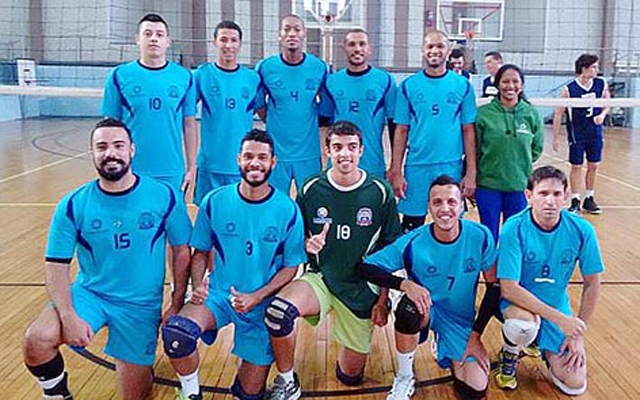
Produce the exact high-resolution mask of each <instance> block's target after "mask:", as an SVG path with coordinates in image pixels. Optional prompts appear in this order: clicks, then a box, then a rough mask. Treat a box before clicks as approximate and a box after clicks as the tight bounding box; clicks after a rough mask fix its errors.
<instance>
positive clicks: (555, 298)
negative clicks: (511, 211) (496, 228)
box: [498, 208, 604, 314]
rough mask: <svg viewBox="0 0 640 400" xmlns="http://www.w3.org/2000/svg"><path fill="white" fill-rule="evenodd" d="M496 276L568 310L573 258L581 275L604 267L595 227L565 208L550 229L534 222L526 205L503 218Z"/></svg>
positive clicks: (568, 311)
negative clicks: (557, 221) (547, 229)
mask: <svg viewBox="0 0 640 400" xmlns="http://www.w3.org/2000/svg"><path fill="white" fill-rule="evenodd" d="M498 252H499V255H498V278H499V279H508V280H513V281H516V282H519V283H520V285H522V287H523V288H525V289H526V290H528V291H529V292H531V293H532V294H533V295H534V296H536V297H537V298H538V299H540V300H541V301H542V302H544V303H545V304H547V305H549V306H551V307H553V308H555V309H558V310H560V311H562V312H564V313H565V314H570V313H571V305H570V303H569V296H568V294H567V288H568V286H569V280H570V279H571V276H572V275H573V271H574V269H575V266H576V262H578V263H579V264H580V272H581V273H582V275H592V274H599V273H601V272H603V271H604V264H603V262H602V257H601V255H600V247H599V245H598V240H597V239H596V235H595V231H594V229H593V227H592V226H591V224H589V222H587V221H586V220H585V219H583V218H581V217H579V216H576V215H573V214H571V213H569V212H567V211H565V210H562V211H561V212H560V222H559V223H558V224H557V225H556V227H555V228H553V230H551V231H545V230H544V229H542V228H541V227H540V226H539V225H538V224H536V223H535V221H534V220H533V217H532V215H531V209H530V208H527V209H525V210H523V211H521V212H520V213H518V214H516V215H514V216H512V217H510V218H509V220H507V222H506V223H505V224H504V226H503V228H502V233H501V235H500V246H499V250H498Z"/></svg>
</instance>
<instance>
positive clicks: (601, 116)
mask: <svg viewBox="0 0 640 400" xmlns="http://www.w3.org/2000/svg"><path fill="white" fill-rule="evenodd" d="M605 118H606V115H604V114H598V115H596V116H595V117H593V123H594V124H596V125H602V124H603V123H604V119H605Z"/></svg>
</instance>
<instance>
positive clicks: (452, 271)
mask: <svg viewBox="0 0 640 400" xmlns="http://www.w3.org/2000/svg"><path fill="white" fill-rule="evenodd" d="M495 259H496V249H495V244H494V240H493V236H492V235H491V233H490V231H489V230H488V229H487V228H486V227H485V226H483V225H480V224H478V223H476V222H473V221H468V220H464V219H463V220H461V221H460V235H459V236H458V238H457V239H456V240H455V241H453V242H451V243H445V242H441V241H439V240H438V239H437V238H436V237H435V235H434V232H433V224H429V225H425V226H422V227H420V228H418V229H416V230H414V231H411V232H409V233H407V234H405V235H403V236H402V237H400V238H399V239H398V240H396V241H395V242H393V243H392V244H390V245H389V246H387V247H385V248H384V249H383V250H381V251H379V252H377V253H374V254H372V255H371V256H369V257H367V258H366V259H365V262H366V263H368V264H372V265H375V266H377V267H379V268H381V269H384V270H385V271H388V272H395V271H399V270H401V269H405V270H406V271H407V273H408V276H409V278H410V279H411V280H412V281H414V282H416V283H418V284H419V285H421V286H423V287H425V288H426V289H427V290H428V291H429V293H430V294H431V301H432V302H433V307H436V308H438V309H439V310H440V311H441V312H444V313H447V315H449V316H451V317H452V318H453V319H454V320H456V321H457V322H458V323H459V325H461V326H469V327H470V326H471V325H472V324H473V320H474V317H475V300H476V288H477V283H478V277H479V275H480V273H481V272H482V271H486V270H488V269H489V268H491V266H492V265H493V263H494V262H495Z"/></svg>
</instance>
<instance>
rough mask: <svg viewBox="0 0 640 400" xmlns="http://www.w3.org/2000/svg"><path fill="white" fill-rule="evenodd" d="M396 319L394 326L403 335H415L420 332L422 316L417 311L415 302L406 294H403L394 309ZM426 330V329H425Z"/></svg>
mask: <svg viewBox="0 0 640 400" xmlns="http://www.w3.org/2000/svg"><path fill="white" fill-rule="evenodd" d="M395 316H396V321H395V324H394V327H395V329H396V331H398V332H400V333H403V334H405V335H415V334H416V333H418V332H420V328H421V324H422V320H423V318H424V317H423V316H422V315H421V314H420V313H419V312H418V308H417V307H416V305H415V303H414V302H413V301H411V300H410V299H409V298H408V297H407V296H403V297H402V299H400V301H399V302H398V306H397V307H396V311H395ZM427 332H428V329H427Z"/></svg>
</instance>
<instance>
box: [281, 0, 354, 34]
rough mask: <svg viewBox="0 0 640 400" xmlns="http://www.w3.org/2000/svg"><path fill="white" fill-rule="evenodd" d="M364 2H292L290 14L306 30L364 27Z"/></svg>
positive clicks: (299, 0) (350, 0)
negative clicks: (302, 23)
mask: <svg viewBox="0 0 640 400" xmlns="http://www.w3.org/2000/svg"><path fill="white" fill-rule="evenodd" d="M364 6H365V4H364V0H294V1H293V2H292V10H291V11H292V12H293V13H294V14H296V15H299V16H300V17H302V19H303V20H304V22H305V25H306V26H307V28H326V27H327V25H330V26H331V27H332V28H347V29H350V28H355V27H364V26H365V9H364Z"/></svg>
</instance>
